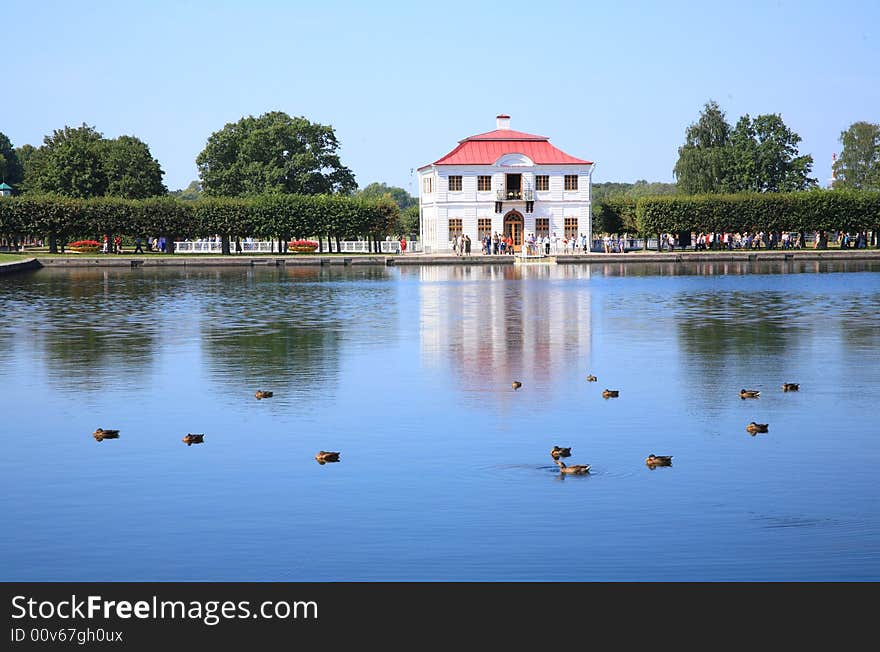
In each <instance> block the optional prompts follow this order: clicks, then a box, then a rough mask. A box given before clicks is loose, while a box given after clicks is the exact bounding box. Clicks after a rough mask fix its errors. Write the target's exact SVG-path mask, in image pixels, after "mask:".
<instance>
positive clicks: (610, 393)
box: [602, 389, 620, 398]
mask: <svg viewBox="0 0 880 652" xmlns="http://www.w3.org/2000/svg"><path fill="white" fill-rule="evenodd" d="M618 396H620V390H618V389H603V390H602V398H617V397H618Z"/></svg>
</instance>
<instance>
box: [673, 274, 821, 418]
mask: <svg viewBox="0 0 880 652" xmlns="http://www.w3.org/2000/svg"><path fill="white" fill-rule="evenodd" d="M676 303H677V306H676V307H675V308H673V310H674V311H675V312H676V313H677V315H676V319H675V323H676V325H677V327H678V336H679V340H680V347H679V348H680V351H681V355H683V356H685V357H686V358H688V359H689V361H690V362H691V363H690V364H684V365H683V368H684V369H685V370H686V371H687V373H688V375H689V376H691V377H692V380H693V381H694V382H695V383H696V384H698V385H700V386H701V387H706V388H708V389H710V390H711V388H722V387H723V388H725V390H726V389H727V385H728V384H729V383H728V379H729V378H730V377H731V376H732V375H733V376H735V375H738V374H737V369H739V368H741V367H742V368H745V369H746V370H747V372H748V373H751V372H752V370H753V369H755V368H756V367H759V366H761V365H762V364H763V362H764V361H765V360H772V361H773V365H774V367H773V373H774V375H777V376H785V374H786V370H787V369H789V368H792V367H795V366H796V363H795V362H794V361H793V360H792V361H791V363H789V360H788V356H787V355H785V352H786V350H791V351H792V353H793V351H794V347H793V345H794V344H795V343H796V341H797V339H798V338H800V337H802V336H803V335H804V334H805V333H806V329H805V328H804V327H803V326H800V325H796V324H795V323H794V322H795V320H797V318H798V316H799V315H800V314H801V313H802V311H804V310H805V309H806V306H805V301H804V300H803V298H800V299H793V298H790V297H787V296H786V295H784V294H782V293H779V292H766V291H762V292H740V291H737V292H727V293H716V294H706V293H700V294H695V295H687V294H683V295H680V296H679V297H678V298H677V300H676ZM696 360H702V361H703V362H704V364H702V365H701V366H698V365H696V364H694V363H693V362H694V361H696ZM765 371H766V369H762V375H765V374H764V373H763V372H765ZM710 393H711V391H710ZM718 398H719V400H721V399H725V400H726V398H727V397H726V396H724V397H721V396H719V397H718Z"/></svg>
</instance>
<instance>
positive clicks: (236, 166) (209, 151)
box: [196, 111, 357, 197]
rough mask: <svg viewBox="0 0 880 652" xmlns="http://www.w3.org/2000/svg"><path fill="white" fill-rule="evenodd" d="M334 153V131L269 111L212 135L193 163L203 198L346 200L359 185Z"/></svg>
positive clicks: (229, 125)
mask: <svg viewBox="0 0 880 652" xmlns="http://www.w3.org/2000/svg"><path fill="white" fill-rule="evenodd" d="M338 149H339V141H338V140H337V139H336V134H335V132H334V131H333V127H331V126H328V125H322V124H318V123H312V122H309V121H308V120H306V119H305V118H302V117H298V118H291V117H290V116H289V115H287V114H286V113H283V112H281V111H272V112H269V113H264V114H263V115H261V116H260V117H258V118H255V117H253V116H248V117H246V118H242V119H241V120H239V121H238V122H236V123H234V124H233V123H229V124H227V125H226V126H224V127H223V129H221V130H220V131H215V132H214V133H213V134H211V136H210V137H209V138H208V143H207V145H206V146H205V149H204V150H202V152H201V153H200V154H199V155H198V157H197V158H196V163H197V165H198V167H199V176H200V177H201V180H202V187H203V189H204V192H205V194H207V195H213V196H221V195H222V196H230V197H233V196H239V195H259V194H266V193H290V194H301V195H319V194H332V193H339V194H346V195H347V194H350V193H352V192H354V191H355V190H356V189H357V184H356V183H355V179H354V174H353V173H352V171H351V170H349V169H348V168H347V167H345V166H343V165H342V163H341V162H340V160H339V155H338V154H337V150H338Z"/></svg>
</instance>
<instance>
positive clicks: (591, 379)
mask: <svg viewBox="0 0 880 652" xmlns="http://www.w3.org/2000/svg"><path fill="white" fill-rule="evenodd" d="M597 380H599V379H598V378H596V377H595V376H594V375H593V374H590V375H589V376H587V382H588V383H595V382H596V381H597Z"/></svg>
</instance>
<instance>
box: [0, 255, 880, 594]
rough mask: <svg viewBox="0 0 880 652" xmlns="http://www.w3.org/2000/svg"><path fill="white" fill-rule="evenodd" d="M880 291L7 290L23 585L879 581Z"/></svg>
mask: <svg viewBox="0 0 880 652" xmlns="http://www.w3.org/2000/svg"><path fill="white" fill-rule="evenodd" d="M878 272H880V263H874V262H856V261H850V262H816V263H814V262H797V261H789V262H779V263H701V264H687V263H681V264H675V263H670V264H635V263H628V264H622V263H609V264H594V265H558V266H556V265H547V264H532V265H515V266H444V267H400V268H384V267H355V268H351V267H345V268H343V267H339V268H335V267H331V268H328V267H322V268H311V267H309V268H304V267H292V268H284V267H279V268H275V267H272V268H223V269H220V268H216V269H215V268H202V269H197V270H192V269H185V268H172V269H160V270H150V269H140V270H118V269H97V268H90V269H75V270H54V269H43V270H39V271H35V272H31V273H27V274H23V275H18V276H11V277H5V278H2V279H0V306H2V314H0V387H2V388H3V391H2V398H0V406H2V414H3V421H2V427H0V491H2V496H3V498H2V500H3V509H2V530H3V532H4V536H3V537H0V580H5V581H11V580H36V581H42V580H68V581H83V580H92V581H126V580H134V581H146V580H158V581H171V580H213V581H225V580H230V581H246V580H253V581H276V580H277V581H300V580H316V581H324V580H490V581H496V580H552V581H567V580H587V581H592V580H610V581H629V580H672V581H676V580H682V581H684V580H871V581H877V580H880V507H878V505H880V501H878V498H880V491H878V489H877V481H876V472H877V468H878V464H880V445H878V441H880V437H878V435H880V426H878V419H877V405H878V404H880V274H878ZM588 374H594V375H595V376H596V377H597V378H598V380H597V382H587V381H586V377H587V375H588ZM513 381H519V382H521V383H522V387H521V388H519V389H518V390H514V389H513V387H512V382H513ZM787 382H794V383H799V384H800V390H799V391H797V392H783V391H782V388H781V387H782V384H783V383H787ZM743 388H747V389H757V390H760V392H761V393H760V396H759V398H757V399H741V398H740V396H739V392H740V390H741V389H743ZM603 389H614V390H618V391H619V396H618V397H617V398H611V399H603V398H602V390H603ZM257 390H267V391H272V392H273V396H272V397H271V398H268V399H263V400H257V399H256V398H255V396H254V394H255V392H256V391H257ZM752 421H754V422H758V423H767V424H769V426H768V432H767V433H761V434H755V435H752V434H750V433H749V432H747V431H746V428H745V427H746V425H747V424H748V423H750V422H752ZM98 427H101V428H104V429H119V431H120V435H119V437H118V438H116V439H104V440H103V441H96V439H95V438H93V436H92V433H93V431H95V429H96V428H98ZM188 433H199V434H204V442H203V443H201V444H196V445H190V446H188V445H186V444H185V443H184V442H183V441H182V439H183V437H184V436H185V435H187V434H188ZM554 445H559V446H565V447H571V448H572V455H571V457H570V458H567V459H565V460H564V461H565V462H567V463H570V464H589V465H591V471H590V473H589V474H588V475H584V476H564V475H561V474H560V473H559V470H558V468H557V467H556V465H555V464H554V462H553V460H552V459H551V457H550V454H549V451H550V449H551V448H552V447H553V446H554ZM321 450H323V451H339V452H340V457H339V460H340V461H339V462H338V463H327V464H318V463H317V462H316V460H315V454H316V453H317V452H318V451H321ZM649 453H656V454H658V455H672V456H673V463H672V466H669V467H657V468H653V469H652V468H650V467H648V466H646V464H645V458H646V456H647V455H648V454H649Z"/></svg>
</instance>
